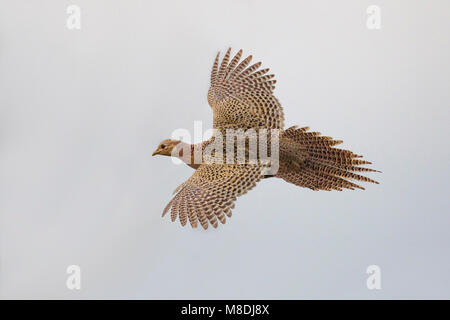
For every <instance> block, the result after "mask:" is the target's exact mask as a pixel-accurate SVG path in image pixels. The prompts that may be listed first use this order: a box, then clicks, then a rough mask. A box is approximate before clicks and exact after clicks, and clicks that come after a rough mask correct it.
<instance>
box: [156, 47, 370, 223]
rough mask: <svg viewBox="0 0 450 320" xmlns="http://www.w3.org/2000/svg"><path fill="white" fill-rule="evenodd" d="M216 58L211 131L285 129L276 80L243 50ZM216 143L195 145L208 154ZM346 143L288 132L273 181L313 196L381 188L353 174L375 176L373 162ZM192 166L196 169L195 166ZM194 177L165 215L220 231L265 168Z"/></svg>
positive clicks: (240, 167)
mask: <svg viewBox="0 0 450 320" xmlns="http://www.w3.org/2000/svg"><path fill="white" fill-rule="evenodd" d="M219 57H220V54H217V56H216V58H215V60H214V63H213V68H212V72H211V87H210V89H209V91H208V103H209V105H210V106H211V108H212V111H213V127H214V129H217V130H219V131H222V132H223V133H225V130H226V129H244V130H245V129H250V128H252V129H256V130H258V129H263V128H272V129H283V126H284V115H283V109H282V107H281V105H280V103H279V101H278V100H277V99H276V98H275V96H274V95H273V90H274V89H275V83H276V81H275V80H274V75H273V74H268V72H269V69H268V68H263V69H261V68H260V67H261V63H260V62H256V63H254V64H251V60H252V56H248V57H246V58H244V59H242V60H241V58H242V50H239V51H238V52H237V54H236V55H235V56H234V57H233V58H231V49H228V50H227V51H226V53H225V55H224V57H223V58H222V61H220V59H219ZM212 141H213V139H210V140H208V141H204V142H203V143H201V144H198V145H191V148H190V150H191V157H193V152H194V150H195V148H196V147H198V148H201V149H202V150H204V149H205V148H206V147H207V146H208V144H209V143H211V142H212ZM340 143H342V141H341V140H333V139H332V138H330V137H327V136H322V135H321V134H320V133H319V132H310V131H309V128H307V127H304V128H298V127H296V126H295V127H290V128H288V129H286V130H283V131H282V134H281V135H280V150H279V160H280V161H279V170H278V173H277V174H276V175H275V176H276V177H278V178H282V179H284V180H285V181H287V182H289V183H292V184H295V185H297V186H301V187H305V188H309V189H312V190H343V189H364V188H363V187H361V186H359V185H358V184H356V183H354V182H351V181H350V180H356V181H362V182H371V183H378V182H376V181H375V180H373V179H370V178H368V177H365V176H362V175H361V174H358V173H355V172H359V173H361V172H376V170H374V169H370V168H366V167H362V165H367V164H370V162H368V161H365V160H362V159H361V156H360V155H357V154H354V153H353V152H351V151H348V150H343V149H338V148H335V146H336V145H338V144H340ZM191 166H192V165H191ZM192 167H193V168H195V169H196V171H195V172H194V174H193V175H192V176H191V177H190V178H189V179H188V180H187V181H186V182H184V183H183V184H181V185H180V186H179V187H178V188H177V189H176V190H175V196H174V198H173V199H172V200H171V201H170V202H169V204H168V205H167V206H166V208H165V209H164V211H163V216H164V215H165V214H166V213H168V212H170V215H171V219H172V221H176V219H177V217H178V218H179V220H180V222H181V224H182V225H183V226H184V225H186V224H187V222H188V220H189V223H190V224H191V226H192V227H194V228H195V227H197V226H198V224H200V225H201V226H202V227H203V228H204V229H207V228H208V226H209V225H212V226H213V227H217V226H218V224H219V222H221V223H222V224H224V223H225V222H226V220H227V217H228V218H229V217H231V210H232V209H233V208H234V203H235V201H236V199H237V197H239V196H241V195H243V194H245V193H247V192H248V191H249V190H250V189H252V188H253V187H255V185H256V183H257V182H258V181H260V180H261V179H262V178H263V177H264V176H263V167H262V166H261V165H253V164H252V165H250V164H217V163H216V164H209V163H202V164H200V165H196V166H192Z"/></svg>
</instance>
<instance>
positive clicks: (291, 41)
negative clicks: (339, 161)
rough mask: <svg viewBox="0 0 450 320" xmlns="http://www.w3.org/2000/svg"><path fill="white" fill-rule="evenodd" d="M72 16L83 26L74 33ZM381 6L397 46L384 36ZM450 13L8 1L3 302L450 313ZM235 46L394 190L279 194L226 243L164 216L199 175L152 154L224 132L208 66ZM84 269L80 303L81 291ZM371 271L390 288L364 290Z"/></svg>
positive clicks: (402, 5)
mask: <svg viewBox="0 0 450 320" xmlns="http://www.w3.org/2000/svg"><path fill="white" fill-rule="evenodd" d="M69 5H77V6H79V8H80V9H81V20H80V21H81V25H80V26H81V29H68V28H67V19H68V17H69V14H67V11H66V10H67V7H68V6H69ZM370 5H377V6H378V8H379V9H380V26H381V29H369V28H368V26H367V19H368V17H369V15H368V14H367V12H366V10H367V8H368V7H369V6H370ZM449 11H450V3H449V2H448V1H447V0H442V1H438V0H435V1H419V0H416V1H406V0H397V1H388V0H377V1H361V0H351V1H350V0H345V1H332V0H328V1H323V0H321V1H318V0H314V1H312V0H311V1H277V2H273V1H249V0H247V1H237V0H234V1H211V0H202V1H198V0H193V1H181V0H180V1H173V0H171V1H144V0H139V1H138V0H129V1H106V0H96V1H90V0H71V1H60V0H52V1H51V0H48V1H24V0H19V1H18V0H14V1H13V0H3V1H1V3H0V48H1V49H0V210H1V211H0V297H1V298H44V299H46V298H64V299H79V298H139V299H140V298H151V299H170V298H177V299H183V298H185V299H188V298H199V299H216V298H222V299H227V298H238V299H239V298H248V299H250V298H253V299H302V298H310V299H315V298H331V299H338V298H343V299H346V298H361V299H390V298H447V299H448V298H450V273H449V270H450V257H449V252H450V248H449V243H450V234H449V231H448V230H449V222H450V219H449V211H450V210H449V191H450V190H449V180H450V171H449V163H450V154H449V150H450V149H449V143H448V138H449V136H450V130H449V126H448V124H449V123H450V117H449V108H450V90H449V85H450V65H449V56H450V43H449V41H450V35H449V31H450V21H449V19H448V13H449ZM72 22H73V21H72ZM372 22H373V21H372ZM369 26H373V24H372V25H371V24H370V23H369ZM228 46H231V47H232V48H233V49H234V50H233V52H236V51H237V50H238V49H240V48H242V49H243V50H244V54H252V55H253V56H254V58H255V61H257V60H261V61H262V62H263V66H265V67H270V68H271V72H273V73H274V74H275V75H276V79H277V81H278V82H277V88H276V90H275V95H276V96H277V98H278V99H279V100H280V102H281V103H282V105H283V107H284V112H285V118H286V120H285V124H286V126H290V125H299V126H310V127H311V129H312V130H315V131H320V132H322V133H323V134H325V135H329V136H332V137H334V138H336V139H343V140H344V144H343V147H345V148H349V149H351V150H353V151H354V152H356V153H359V154H363V155H364V156H365V158H366V159H368V160H370V161H372V162H373V163H374V165H373V167H375V168H377V169H379V170H381V171H383V173H382V174H375V175H371V177H374V178H376V179H377V180H379V181H380V184H379V185H367V184H366V185H365V187H366V190H365V191H343V192H324V191H322V192H314V191H311V190H307V189H303V188H300V187H296V186H294V185H291V184H288V183H286V182H284V181H283V180H279V179H268V180H265V181H262V182H261V183H259V184H258V186H257V187H256V188H255V189H254V190H252V191H251V192H249V193H248V194H247V195H245V196H244V197H242V198H240V199H239V200H238V201H237V203H236V208H235V209H234V211H233V217H232V218H231V219H229V220H228V221H227V224H226V225H220V226H219V228H218V229H216V230H215V229H212V228H210V229H209V230H207V231H204V230H203V229H201V228H198V229H191V228H190V227H189V226H188V227H184V228H183V227H181V225H180V224H179V222H177V223H172V222H171V221H170V219H169V218H168V217H165V218H161V213H162V210H163V208H164V207H165V205H166V204H167V203H168V201H170V199H171V197H172V191H173V190H174V189H175V188H176V187H177V186H178V185H179V184H180V183H182V182H183V181H184V180H185V179H187V178H188V177H189V176H190V175H191V174H192V172H193V170H192V169H191V168H189V167H187V166H181V165H174V164H173V163H172V161H170V159H168V158H164V157H154V158H152V157H151V154H152V152H153V151H154V149H155V148H156V146H157V144H158V143H159V142H160V141H161V140H163V139H166V138H170V136H171V134H172V132H173V131H174V130H175V129H179V128H185V129H188V130H193V128H194V121H197V120H201V121H203V129H204V130H206V129H208V128H210V127H211V125H212V112H211V109H210V107H209V106H208V104H207V100H206V94H207V90H208V86H209V74H210V69H211V66H212V63H213V60H214V57H215V55H216V53H217V51H218V50H222V51H224V50H226V49H227V47H228ZM70 265H77V266H79V267H80V268H81V289H80V290H69V289H68V288H67V287H66V280H67V277H68V276H69V275H68V274H67V273H66V269H67V267H68V266H70ZM370 265H377V266H379V267H380V270H381V290H369V289H368V288H367V286H366V279H367V277H368V276H369V275H368V274H367V273H366V269H367V267H368V266H370Z"/></svg>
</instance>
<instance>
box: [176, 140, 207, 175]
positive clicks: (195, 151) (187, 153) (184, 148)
mask: <svg viewBox="0 0 450 320" xmlns="http://www.w3.org/2000/svg"><path fill="white" fill-rule="evenodd" d="M176 148H177V151H178V152H175V156H176V157H177V158H178V159H180V160H181V161H183V162H184V163H186V164H187V165H188V166H190V167H191V168H194V169H197V168H198V167H200V165H201V164H202V161H203V159H202V154H203V142H201V143H196V144H190V143H186V142H180V143H179V144H178V145H177V146H176Z"/></svg>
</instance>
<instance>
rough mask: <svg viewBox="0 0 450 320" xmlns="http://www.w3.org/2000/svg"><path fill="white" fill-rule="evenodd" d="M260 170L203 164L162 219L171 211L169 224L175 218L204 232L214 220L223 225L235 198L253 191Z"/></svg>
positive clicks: (168, 207) (237, 165) (182, 186)
mask: <svg viewBox="0 0 450 320" xmlns="http://www.w3.org/2000/svg"><path fill="white" fill-rule="evenodd" d="M262 169H263V168H262V167H261V166H258V165H249V164H202V165H201V166H200V167H199V168H198V169H197V170H196V171H195V172H194V174H193V175H192V176H191V177H190V178H189V179H188V180H186V181H185V182H184V183H183V184H181V185H180V186H179V187H178V188H177V189H176V190H175V192H174V193H176V195H175V196H174V197H173V199H172V200H171V201H170V202H169V204H168V205H167V206H166V208H165V209H164V212H163V214H162V215H163V216H164V215H165V214H166V213H167V212H168V211H169V209H171V218H172V221H175V220H176V218H177V216H179V217H180V222H181V224H182V225H183V226H184V225H186V222H187V219H188V218H189V221H190V223H191V225H192V227H194V228H195V227H197V224H198V222H200V224H201V225H202V227H203V228H204V229H207V228H208V221H209V223H211V225H212V226H213V227H215V228H216V227H217V226H218V222H217V220H219V221H220V222H221V223H225V221H226V217H225V215H227V216H228V217H231V209H233V208H234V201H235V200H236V198H237V197H239V196H241V195H243V194H245V193H247V191H249V190H250V189H252V188H253V187H254V186H255V185H256V183H257V182H258V181H259V180H260V179H261V177H262Z"/></svg>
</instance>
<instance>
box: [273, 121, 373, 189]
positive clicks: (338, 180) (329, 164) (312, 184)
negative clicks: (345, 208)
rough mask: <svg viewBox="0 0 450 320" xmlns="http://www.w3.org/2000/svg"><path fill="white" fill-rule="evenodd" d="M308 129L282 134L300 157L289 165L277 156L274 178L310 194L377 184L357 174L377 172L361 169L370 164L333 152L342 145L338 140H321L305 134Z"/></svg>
mask: <svg viewBox="0 0 450 320" xmlns="http://www.w3.org/2000/svg"><path fill="white" fill-rule="evenodd" d="M308 129H309V128H308V127H304V128H298V127H297V126H294V127H290V128H288V129H286V130H285V131H284V133H283V137H282V138H283V139H288V142H287V144H288V145H289V146H291V147H294V148H299V149H300V150H301V152H302V155H304V156H302V157H301V158H299V159H297V160H298V161H294V162H295V163H293V161H292V159H290V160H289V161H284V162H283V154H281V155H280V160H281V166H280V170H279V172H278V174H277V176H278V177H280V178H282V179H284V180H286V181H287V182H290V183H293V184H295V185H298V186H302V187H306V188H310V189H312V190H339V191H341V190H343V189H352V190H354V189H363V190H364V188H363V187H362V186H360V185H358V184H357V183H355V182H370V183H376V184H378V182H377V181H375V180H373V179H371V178H368V177H366V176H363V175H361V174H358V173H361V172H379V171H377V170H375V169H371V168H366V167H361V166H362V165H368V164H371V162H369V161H366V160H362V159H360V158H361V157H362V156H360V155H357V154H355V153H353V152H352V151H349V150H344V149H339V148H335V146H336V145H338V144H340V143H342V141H341V140H333V139H332V138H331V137H326V136H321V135H320V132H308ZM355 172H358V173H355ZM350 180H353V182H352V181H350Z"/></svg>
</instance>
